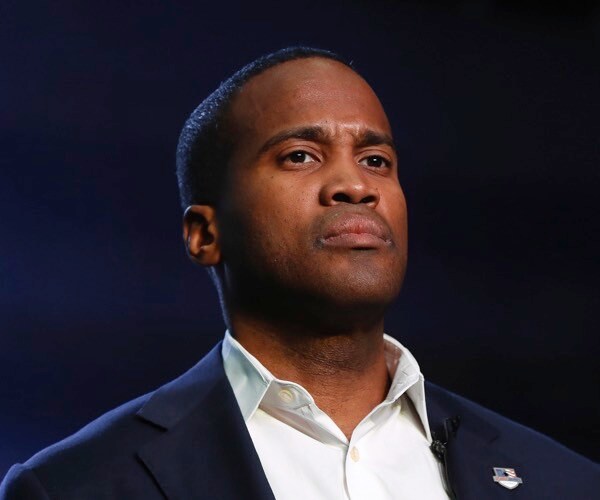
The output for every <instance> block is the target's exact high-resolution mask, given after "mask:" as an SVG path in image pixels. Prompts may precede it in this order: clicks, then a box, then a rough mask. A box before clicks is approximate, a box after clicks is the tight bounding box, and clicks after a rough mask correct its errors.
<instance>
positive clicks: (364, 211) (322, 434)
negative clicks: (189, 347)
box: [0, 48, 600, 499]
mask: <svg viewBox="0 0 600 500" xmlns="http://www.w3.org/2000/svg"><path fill="white" fill-rule="evenodd" d="M178 176H179V183H180V189H181V193H182V201H183V205H184V207H186V208H187V209H186V211H185V215H184V239H185V242H186V247H187V251H188V253H189V256H190V257H191V259H192V260H193V261H195V262H197V263H199V264H200V265H202V266H205V267H207V268H208V269H209V271H210V274H211V277H212V279H213V280H214V282H215V285H216V287H217V290H218V292H219V296H220V299H221V303H222V307H223V315H224V318H225V322H226V325H227V328H228V331H227V333H226V334H225V339H224V341H223V343H222V344H220V345H218V346H217V347H216V348H215V349H213V351H211V352H210V353H209V354H208V355H207V356H206V357H205V358H204V359H203V360H201V361H200V363H199V364H198V365H196V366H195V367H194V368H192V369H191V370H190V371H189V372H187V373H186V374H184V375H182V376H181V377H180V378H179V379H177V380H175V381H172V382H171V383H169V384H167V385H165V386H163V387H161V388H160V389H158V390H157V391H155V392H153V393H151V394H148V395H145V396H142V397H140V398H138V399H136V400H134V401H132V402H130V403H127V404H126V405H124V406H122V407H120V408H118V409H116V410H114V411H112V412H110V413H108V414H106V415H105V416H103V417H101V418H100V419H99V420H97V421H96V422H94V423H92V424H90V425H89V426H87V427H86V428H84V429H83V430H81V431H80V432H78V433H77V434H75V435H74V436H71V437H70V438H67V439H66V440H65V441H63V442H61V443H58V444H57V445H54V446H53V447H51V448H49V449H47V450H45V451H43V452H41V453H39V454H38V455H36V456H34V457H33V458H32V459H30V460H29V461H28V462H26V463H25V464H24V465H16V466H14V467H13V468H12V469H11V471H9V473H8V475H7V478H6V479H5V481H4V483H3V486H2V488H1V490H0V497H1V498H11V499H12V498H34V499H37V498H61V499H70V498H86V499H87V498H127V499H129V498H144V499H151V498H164V497H167V498H180V499H183V498H192V499H193V498H218V499H234V498H243V499H246V498H250V499H253V498H273V497H275V498H282V499H295V498H298V499H300V498H302V499H304V498H309V499H313V498H324V499H332V498H333V499H335V498H339V499H344V498H350V499H357V498H358V499H363V498H376V499H383V498H419V499H420V498H423V499H440V498H453V497H456V498H460V499H494V498H509V497H514V498H533V499H537V498H567V497H568V498H573V499H575V498H580V499H584V498H585V499H589V498H592V497H593V496H594V495H595V494H596V492H597V488H598V487H600V473H599V471H598V467H597V466H596V465H595V464H593V463H591V462H590V461H588V460H586V459H585V458H583V457H581V456H578V455H576V454H574V453H572V452H570V451H569V450H567V449H565V448H563V447H562V446H560V445H558V444H556V443H554V442H553V441H551V440H550V439H548V438H545V437H543V436H541V435H539V434H537V433H535V432H533V431H531V430H528V429H526V428H523V427H521V426H519V425H517V424H514V423H512V422H510V421H508V420H506V419H504V418H502V417H500V416H498V415H496V414H494V413H492V412H490V411H488V410H485V409H483V408H481V407H479V406H477V405H475V404H473V403H471V402H468V401H466V400H464V399H462V398H459V397H458V396H455V395H453V394H451V393H448V392H447V391H444V390H443V389H441V388H439V387H436V386H433V385H431V384H425V383H424V381H423V377H422V375H421V374H420V372H419V368H418V365H417V363H416V361H415V360H414V358H413V357H412V356H411V354H410V353H409V352H408V351H407V350H406V349H405V348H404V347H403V346H402V345H401V344H400V343H398V342H397V341H395V340H394V339H393V338H391V337H388V336H386V335H384V333H383V314H384V311H385V310H386V308H387V307H388V306H389V305H390V304H391V303H392V301H393V300H394V299H395V297H396V295H397V294H398V292H399V290H400V286H401V284H402V279H403V276H404V271H405V267H406V258H407V237H406V206H405V201H404V197H403V194H402V190H401V188H400V185H399V182H398V176H397V158H396V154H395V149H394V143H393V140H392V136H391V130H390V126H389V123H388V120H387V117H386V115H385V112H384V111H383V109H382V107H381V104H380V103H379V101H378V99H377V97H376V95H375V94H374V93H373V91H372V90H371V88H370V87H369V86H368V84H367V83H366V82H365V81H364V80H363V79H362V78H361V77H360V76H359V75H358V74H357V73H356V72H355V71H354V70H353V69H352V68H351V67H349V66H348V65H346V64H345V63H344V62H343V61H341V60H340V58H339V57H337V56H336V55H334V54H332V53H329V52H325V51H320V50H314V49H306V48H293V49H285V50H282V51H279V52H276V53H274V54H271V55H269V56H266V57H264V58H261V59H259V60H257V61H255V62H253V63H251V64H250V65H249V66H247V67H245V68H243V69H242V70H240V71H239V72H238V73H236V74H235V75H234V76H233V77H232V78H231V79H229V80H228V81H226V82H225V83H223V84H222V85H221V87H220V88H219V89H218V90H217V91H216V92H215V93H214V94H213V95H211V96H210V97H209V98H208V99H207V100H206V101H204V103H202V104H201V105H200V107H199V108H198V109H197V110H196V111H195V112H194V113H193V114H192V116H191V117H190V119H189V120H188V122H187V123H186V125H185V127H184V129H183V132H182V134H181V139H180V144H179V148H178Z"/></svg>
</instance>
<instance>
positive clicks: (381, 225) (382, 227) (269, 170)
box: [217, 58, 407, 309]
mask: <svg viewBox="0 0 600 500" xmlns="http://www.w3.org/2000/svg"><path fill="white" fill-rule="evenodd" d="M228 122H229V124H230V131H231V133H232V134H233V142H234V143H235V149H234V151H233V154H232V159H231V162H230V165H229V166H228V168H229V179H228V183H227V186H226V189H225V193H224V203H223V204H222V205H221V206H220V207H219V210H218V211H217V217H218V219H219V224H220V234H221V239H222V243H221V247H222V256H223V260H224V263H225V269H226V282H227V285H226V286H228V287H229V290H230V291H232V293H234V294H235V293H238V294H239V293H245V294H248V293H252V290H254V293H255V294H262V293H265V294H266V295H269V296H271V299H272V298H273V297H277V298H280V299H281V300H282V301H285V300H288V301H289V300H298V301H299V303H298V304H297V306H298V307H302V302H301V301H302V300H303V299H309V300H313V302H318V303H320V304H322V305H323V306H324V307H325V308H328V309H331V308H332V307H338V308H341V309H351V308H355V307H357V306H361V305H369V304H370V305H374V306H378V305H382V306H387V305H388V304H389V303H390V302H391V301H392V300H393V299H394V298H395V296H396V295H397V293H398V292H399V289H400V286H401V283H402V279H403V276H404V272H405V267H406V257H407V236H406V225H407V222H406V205H405V200H404V195H403V193H402V189H401V188H400V184H399V182H398V176H397V158H396V153H395V151H394V147H393V144H392V142H391V130H390V126H389V123H388V120H387V117H386V115H385V112H384V111H383V108H382V106H381V104H380V102H379V100H378V99H377V97H376V95H375V94H374V93H373V91H372V90H371V88H370V87H369V86H368V85H367V84H366V82H365V81H364V80H362V79H361V78H360V77H359V76H358V75H357V74H356V73H354V72H353V71H352V70H350V69H349V68H347V67H345V66H344V65H342V64H340V63H337V62H335V61H331V60H328V59H323V58H310V59H300V60H295V61H290V62H286V63H283V64H280V65H278V66H275V67H274V68H271V69H269V70H267V71H265V72H264V73H262V74H260V75H258V76H257V77H254V78H253V79H251V80H250V81H249V82H248V83H247V84H246V85H245V86H244V87H243V88H242V90H241V92H240V94H239V95H238V96H237V97H236V98H235V100H234V102H233V105H232V108H231V113H230V115H229V120H228ZM235 290H239V291H238V292H235Z"/></svg>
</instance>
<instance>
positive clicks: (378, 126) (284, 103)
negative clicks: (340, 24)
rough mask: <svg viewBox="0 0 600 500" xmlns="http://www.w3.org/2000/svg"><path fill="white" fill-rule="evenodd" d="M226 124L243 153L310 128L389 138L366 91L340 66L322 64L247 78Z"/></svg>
mask: <svg viewBox="0 0 600 500" xmlns="http://www.w3.org/2000/svg"><path fill="white" fill-rule="evenodd" d="M229 118H230V124H231V125H232V127H233V131H234V132H235V133H236V134H237V135H236V138H235V142H236V143H237V145H238V146H247V147H248V146H250V145H249V144H248V143H249V142H250V143H251V142H253V141H260V140H265V139H267V138H268V137H269V136H270V135H272V134H276V133H279V132H281V131H282V130H284V129H286V128H291V127H297V126H304V125H315V124H318V125H321V126H323V127H324V128H327V129H330V130H331V131H332V132H333V133H337V132H343V131H344V130H346V129H347V130H349V131H354V132H356V131H357V129H363V128H368V129H371V130H375V131H379V132H385V133H387V134H390V126H389V123H388V120H387V117H386V115H385V112H384V110H383V107H382V106H381V103H380V102H379V99H378V98H377V96H376V95H375V93H374V92H373V90H372V89H371V87H369V85H368V84H367V83H366V82H365V81H364V80H363V79H362V78H361V77H360V76H359V75H357V74H356V73H355V72H354V71H353V70H352V69H350V68H348V67H347V66H345V65H344V64H341V63H339V62H337V61H333V60H329V59H324V58H307V59H298V60H294V61H288V62H285V63H282V64H279V65H277V66H275V67H273V68H270V69H268V70H266V71H265V72H263V73H261V74H260V75H257V76H256V77H254V78H252V79H251V80H250V81H248V82H247V83H246V84H245V85H244V86H243V87H242V89H241V90H240V91H239V93H238V95H237V96H236V97H235V99H234V101H233V103H232V107H231V112H230V115H229ZM236 149H237V148H236Z"/></svg>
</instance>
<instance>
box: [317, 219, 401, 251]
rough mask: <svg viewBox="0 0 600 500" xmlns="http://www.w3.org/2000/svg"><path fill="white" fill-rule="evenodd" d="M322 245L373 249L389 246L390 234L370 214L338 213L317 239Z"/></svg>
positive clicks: (352, 248)
mask: <svg viewBox="0 0 600 500" xmlns="http://www.w3.org/2000/svg"><path fill="white" fill-rule="evenodd" d="M318 241H319V243H320V245H321V246H323V247H335V248H346V249H351V250H375V249H378V248H383V247H387V246H390V245H391V243H392V239H391V234H390V232H389V230H388V229H387V228H386V227H385V225H384V224H383V223H381V222H379V221H378V220H377V219H375V218H374V217H372V216H367V215H363V214H352V213H350V214H340V215H339V216H338V217H335V219H334V220H332V221H331V223H329V224H327V225H326V227H325V231H324V232H323V236H322V237H320V238H319V239H318Z"/></svg>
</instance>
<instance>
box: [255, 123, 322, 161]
mask: <svg viewBox="0 0 600 500" xmlns="http://www.w3.org/2000/svg"><path fill="white" fill-rule="evenodd" d="M288 139H301V140H304V141H312V142H320V143H326V142H328V141H329V140H330V136H329V133H327V132H326V131H325V129H324V128H323V127H320V126H318V125H313V126H309V127H298V128H292V129H289V130H284V131H283V132H280V133H278V134H276V135H274V136H273V137H271V138H270V139H269V140H268V141H267V142H265V143H264V144H263V145H262V147H261V148H260V151H259V154H262V153H264V152H265V151H268V150H269V149H271V148H272V147H273V146H276V145H277V144H280V143H282V142H284V141H287V140H288Z"/></svg>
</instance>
